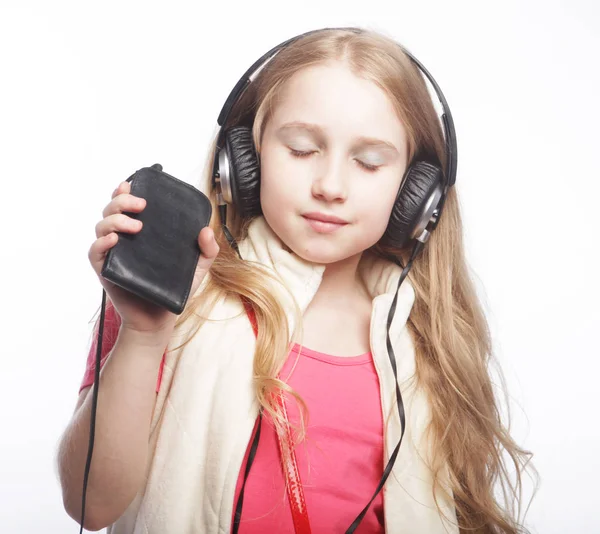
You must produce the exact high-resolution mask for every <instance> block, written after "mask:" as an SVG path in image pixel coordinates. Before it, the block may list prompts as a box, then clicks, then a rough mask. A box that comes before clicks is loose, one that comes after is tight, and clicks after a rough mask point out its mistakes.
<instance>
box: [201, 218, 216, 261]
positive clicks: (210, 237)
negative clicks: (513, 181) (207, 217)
mask: <svg viewBox="0 0 600 534" xmlns="http://www.w3.org/2000/svg"><path fill="white" fill-rule="evenodd" d="M198 246H199V247H200V252H201V253H202V256H204V257H205V258H207V259H211V260H213V259H215V258H216V257H217V254H218V253H219V245H218V244H217V240H216V239H215V233H214V232H213V229H212V228H210V227H209V226H206V227H205V228H202V230H201V231H200V234H199V235H198Z"/></svg>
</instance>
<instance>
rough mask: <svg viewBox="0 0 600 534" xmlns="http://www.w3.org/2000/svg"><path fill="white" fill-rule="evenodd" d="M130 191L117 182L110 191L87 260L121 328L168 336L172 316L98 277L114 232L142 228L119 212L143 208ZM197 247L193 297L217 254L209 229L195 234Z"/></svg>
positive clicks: (141, 201)
mask: <svg viewBox="0 0 600 534" xmlns="http://www.w3.org/2000/svg"><path fill="white" fill-rule="evenodd" d="M130 190H131V184H130V183H129V182H121V183H120V184H119V186H118V187H117V189H115V191H114V192H113V194H112V200H111V201H110V202H109V203H108V204H107V205H106V207H105V208H104V210H103V212H102V216H103V219H102V220H101V221H100V222H99V223H98V224H97V225H96V237H97V239H96V241H94V242H93V243H92V246H91V247H90V249H89V252H88V258H89V260H90V263H91V265H92V268H93V269H94V271H95V272H96V275H97V276H98V278H99V280H100V283H101V284H102V286H103V287H104V289H105V291H106V294H107V296H108V297H109V298H110V301H111V302H112V304H113V306H114V307H115V310H116V311H117V313H118V314H119V316H120V317H121V324H122V327H123V328H128V329H131V330H135V331H139V332H144V333H149V334H152V333H153V334H156V335H170V334H171V333H172V331H173V328H174V327H175V321H176V319H177V315H176V314H174V313H172V312H170V311H168V310H166V309H164V308H162V307H160V306H157V305H155V304H152V303H151V302H148V301H146V300H144V299H142V298H141V297H138V296H137V295H134V294H133V293H131V292H129V291H126V290H125V289H123V288H121V287H119V286H117V285H115V284H113V283H112V282H110V281H109V280H106V279H105V278H104V277H103V276H102V275H101V274H100V273H101V271H102V266H103V264H104V259H105V258H106V254H107V252H108V251H109V250H110V249H111V248H112V247H114V246H115V244H116V243H117V241H118V238H119V236H118V234H117V233H116V232H127V233H131V234H134V233H137V232H139V231H140V230H141V229H142V223H141V221H138V220H136V219H132V218H131V217H129V216H127V215H125V214H124V213H123V212H124V211H126V212H134V213H139V212H141V211H143V210H144V208H145V207H146V201H145V200H144V199H143V198H140V197H135V196H133V195H131V194H130V193H129V192H130ZM198 245H199V246H200V250H201V254H200V257H199V259H198V264H197V266H196V272H195V274H194V281H193V283H192V288H191V290H190V295H194V293H195V292H196V290H197V289H198V287H200V283H201V282H202V280H203V279H204V277H205V276H206V273H207V272H208V270H209V269H210V266H211V265H212V263H213V261H214V260H215V258H216V257H217V254H218V253H219V245H217V242H216V241H215V239H214V233H213V231H212V229H211V228H210V227H206V228H203V229H202V231H201V232H200V234H199V235H198Z"/></svg>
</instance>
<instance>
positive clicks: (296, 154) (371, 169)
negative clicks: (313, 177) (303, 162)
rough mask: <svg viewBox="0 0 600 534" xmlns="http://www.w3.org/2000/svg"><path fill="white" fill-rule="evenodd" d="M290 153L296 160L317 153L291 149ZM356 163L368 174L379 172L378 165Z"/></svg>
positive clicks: (357, 161) (358, 161)
mask: <svg viewBox="0 0 600 534" xmlns="http://www.w3.org/2000/svg"><path fill="white" fill-rule="evenodd" d="M290 152H291V154H292V156H294V157H296V158H306V157H308V156H310V155H311V154H314V153H315V151H314V150H313V151H311V152H301V151H300V150H294V149H293V148H290ZM354 161H356V163H358V165H359V166H360V167H362V168H363V169H364V170H365V171H367V172H375V171H377V170H379V166H378V165H369V164H368V163H364V162H363V161H360V160H359V159H357V160H354Z"/></svg>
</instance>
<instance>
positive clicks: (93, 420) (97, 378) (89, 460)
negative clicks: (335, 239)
mask: <svg viewBox="0 0 600 534" xmlns="http://www.w3.org/2000/svg"><path fill="white" fill-rule="evenodd" d="M105 311H106V291H104V289H102V308H101V310H100V325H99V328H98V346H97V348H96V368H95V369H94V392H93V394H92V413H91V416H90V444H89V446H88V455H87V460H86V462H85V471H84V474H83V494H82V496H81V522H80V525H81V528H80V530H79V534H81V533H82V532H83V523H84V520H85V498H86V493H87V484H88V477H89V475H90V467H91V465H92V454H93V452H94V436H95V434H96V408H97V406H98V386H99V385H100V357H101V354H102V335H103V334H104V315H105Z"/></svg>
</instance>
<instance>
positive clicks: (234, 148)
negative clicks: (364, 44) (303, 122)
mask: <svg viewBox="0 0 600 534" xmlns="http://www.w3.org/2000/svg"><path fill="white" fill-rule="evenodd" d="M331 29H339V30H347V31H352V32H354V33H362V32H363V30H362V29H360V28H323V29H320V30H313V31H309V32H306V33H303V34H301V35H298V36H296V37H292V38H291V39H288V40H287V41H284V42H283V43H281V44H279V45H277V46H276V47H274V48H272V49H271V50H269V51H268V52H267V53H266V54H264V55H263V56H262V57H261V58H259V59H258V60H257V61H255V62H254V64H253V65H252V66H251V67H250V68H249V69H248V70H247V71H246V72H245V73H244V75H243V76H242V77H241V78H240V79H239V81H238V82H237V83H236V84H235V87H234V88H233V90H232V91H231V93H230V94H229V96H228V97H227V100H226V101H225V104H224V105H223V108H222V109H221V112H220V113H219V117H218V119H217V123H218V124H219V126H220V127H221V129H220V131H219V134H218V137H217V143H216V147H215V154H214V159H213V172H212V185H213V188H215V187H216V186H217V184H219V185H220V193H219V195H218V199H219V205H220V206H225V205H226V204H230V205H233V206H234V207H235V209H236V211H237V213H239V214H240V215H241V216H242V217H243V218H249V217H253V216H256V215H260V214H261V213H262V210H261V207H260V160H259V157H258V154H257V153H256V148H255V146H254V141H253V139H252V127H251V126H245V125H244V126H234V127H230V128H224V127H223V126H224V125H225V124H227V120H228V118H229V115H230V114H231V111H232V109H233V107H234V106H235V104H236V103H237V102H238V100H239V99H240V97H241V96H242V94H243V93H244V92H245V90H246V89H247V88H248V87H249V86H250V84H251V83H252V81H253V80H254V78H255V77H256V76H257V75H258V73H259V72H260V70H262V68H263V67H264V66H265V65H266V64H267V63H268V62H269V61H270V60H271V59H272V58H273V57H275V55H276V54H277V53H278V52H279V51H280V50H282V49H283V48H285V47H286V46H288V45H289V44H291V43H293V42H295V41H297V40H298V39H301V38H303V37H304V36H307V35H310V34H313V33H316V32H322V31H325V30H331ZM398 46H400V48H401V49H402V51H403V52H404V53H405V54H406V55H407V56H408V57H409V58H410V59H411V60H412V62H413V63H415V64H416V65H417V67H418V68H419V69H420V70H421V72H423V74H425V76H426V77H427V79H428V80H429V81H430V83H431V85H432V86H433V87H434V89H435V92H436V94H437V96H438V98H439V100H440V102H441V103H442V107H443V114H442V117H441V120H442V125H443V129H444V136H445V141H446V171H447V172H446V173H444V172H443V170H442V166H441V165H440V162H439V161H428V160H417V161H414V162H413V163H412V164H411V165H409V166H408V168H407V169H406V172H405V173H404V176H403V178H402V182H401V185H400V188H399V190H398V195H397V197H396V202H395V203H394V207H393V209H392V213H391V215H390V220H389V223H388V226H387V229H386V231H385V233H384V235H383V237H382V240H381V243H382V244H384V245H388V246H393V247H395V248H398V249H401V248H403V247H405V246H406V245H407V244H409V243H410V242H414V241H415V240H416V241H419V242H421V243H422V244H425V243H426V242H427V240H428V239H429V236H430V235H431V233H432V232H433V230H434V229H435V227H436V226H437V224H438V222H439V220H440V216H441V214H442V210H443V206H444V203H445V200H446V195H447V194H448V189H449V188H450V187H451V186H453V185H454V183H455V181H456V161H457V154H456V133H455V130H454V121H453V120H452V114H451V113H450V108H449V107H448V104H447V102H446V98H445V97H444V95H443V93H442V90H441V89H440V88H439V86H438V84H437V83H436V81H435V80H434V78H433V76H431V74H430V73H429V72H428V71H427V69H425V67H424V66H423V65H422V64H421V63H420V62H419V61H418V60H417V59H416V58H415V57H414V56H413V55H412V54H411V53H410V52H408V50H406V49H405V48H404V47H402V46H401V45H399V44H398ZM221 212H222V214H224V213H226V212H225V209H223V210H221ZM222 223H223V224H225V220H224V219H222ZM226 233H227V234H228V232H226ZM228 238H229V236H228Z"/></svg>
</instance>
